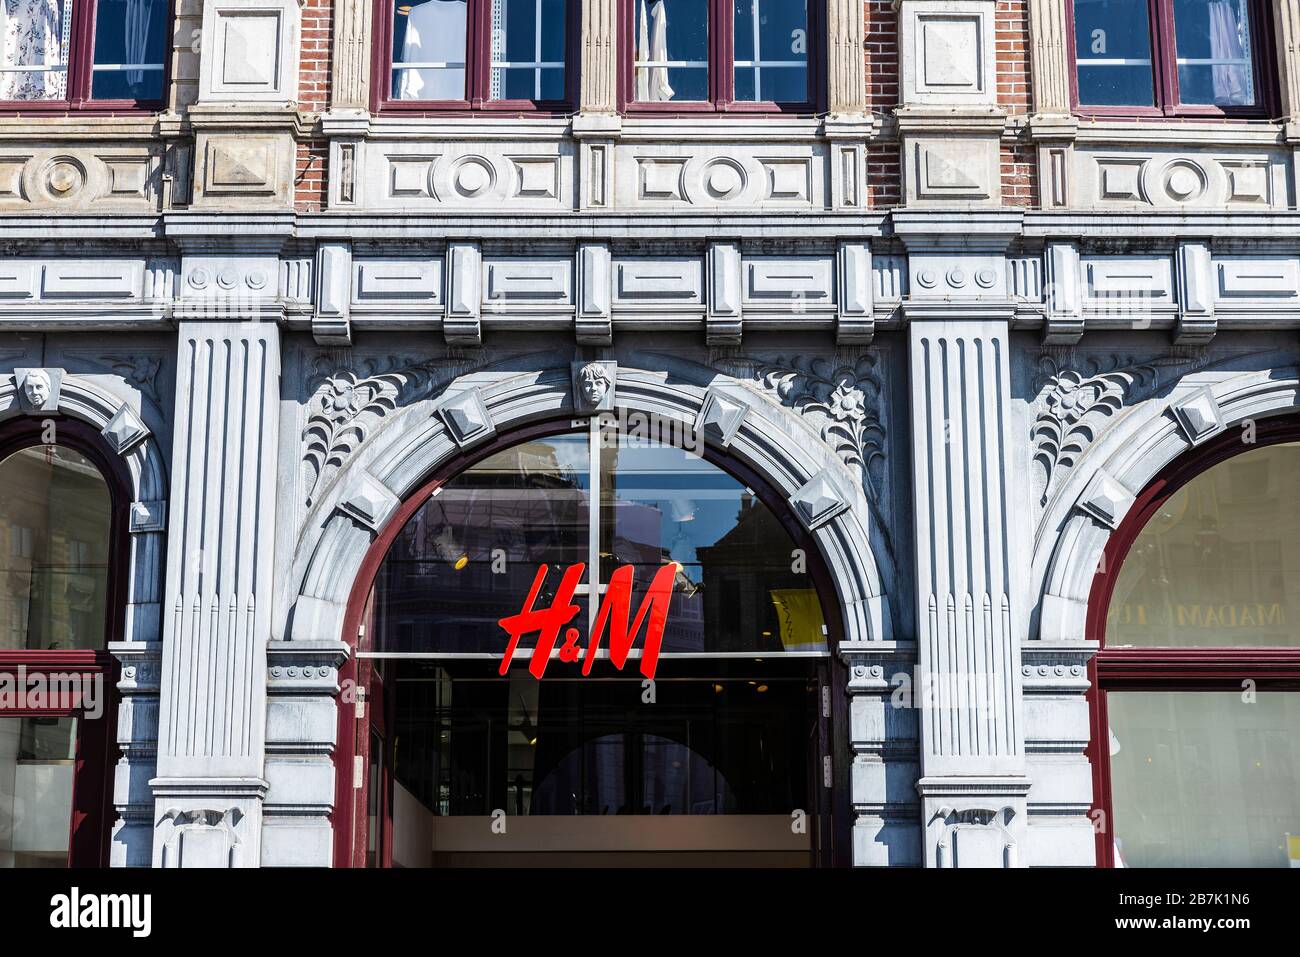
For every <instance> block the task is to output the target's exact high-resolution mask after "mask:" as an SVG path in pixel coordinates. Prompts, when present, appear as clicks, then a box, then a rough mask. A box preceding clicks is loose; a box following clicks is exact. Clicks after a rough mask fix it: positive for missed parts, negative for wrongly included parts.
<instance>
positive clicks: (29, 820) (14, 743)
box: [0, 717, 77, 868]
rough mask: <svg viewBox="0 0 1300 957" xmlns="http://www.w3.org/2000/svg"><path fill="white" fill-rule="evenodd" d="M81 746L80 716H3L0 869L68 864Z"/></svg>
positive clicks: (0, 735)
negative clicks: (79, 748) (73, 802)
mask: <svg viewBox="0 0 1300 957" xmlns="http://www.w3.org/2000/svg"><path fill="white" fill-rule="evenodd" d="M76 746H77V719H76V718H74V717H48V718H0V868H3V867H64V866H66V865H67V863H68V839H69V831H70V826H71V820H72V777H73V773H74V770H75V766H76V756H77V752H76Z"/></svg>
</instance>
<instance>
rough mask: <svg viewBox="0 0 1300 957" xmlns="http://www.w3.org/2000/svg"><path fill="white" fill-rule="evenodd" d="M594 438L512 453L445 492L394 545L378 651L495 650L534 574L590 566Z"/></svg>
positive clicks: (546, 596) (474, 469) (386, 571)
mask: <svg viewBox="0 0 1300 957" xmlns="http://www.w3.org/2000/svg"><path fill="white" fill-rule="evenodd" d="M589 446H590V443H589V440H588V438H587V436H586V435H581V436H579V435H561V436H554V437H552V438H546V439H536V440H533V441H529V442H525V443H523V444H522V445H517V446H514V447H513V448H509V449H506V450H504V451H502V452H498V453H496V454H495V455H492V456H490V457H489V458H487V459H485V460H484V461H482V462H479V463H478V464H476V465H473V466H471V467H470V468H468V469H466V470H465V471H464V472H462V473H461V474H459V475H458V476H456V477H455V478H454V479H452V480H451V481H449V482H448V483H447V484H446V485H444V486H443V487H442V488H441V489H439V490H438V491H437V492H436V493H435V494H434V495H433V496H431V497H430V499H429V501H428V502H427V503H425V505H423V506H422V507H421V508H420V510H419V511H418V512H416V513H415V515H414V516H412V518H411V520H410V521H409V522H407V524H406V526H405V527H404V528H403V529H402V531H401V533H400V534H399V535H398V537H397V540H396V541H395V542H394V543H393V546H392V548H391V549H390V550H389V553H388V555H387V557H386V558H385V559H384V563H383V566H382V567H381V568H380V571H379V576H378V578H377V579H376V581H375V619H376V626H375V638H374V649H375V650H378V651H439V652H444V653H446V652H495V653H501V652H503V651H504V650H505V646H506V642H507V640H508V636H507V635H506V633H505V632H504V631H503V630H502V629H501V627H500V626H499V625H498V624H497V621H498V620H499V619H500V618H502V617H503V616H504V615H509V614H514V613H516V612H518V611H519V610H520V608H521V607H522V606H523V603H524V599H525V598H526V597H527V595H528V590H529V588H530V586H531V585H532V582H533V577H534V576H535V575H536V574H537V568H538V566H539V565H542V564H546V565H550V566H552V574H551V575H550V576H549V577H548V578H547V580H546V583H545V585H544V586H543V589H542V592H541V594H540V595H539V597H538V600H537V605H538V606H544V605H549V604H550V603H551V601H552V600H553V599H554V595H555V590H556V587H557V586H558V585H559V583H560V575H561V572H560V571H559V570H557V569H555V568H554V566H559V567H560V569H563V568H565V567H568V566H569V565H574V564H577V563H579V562H582V563H585V562H586V561H587V551H588V550H587V535H588V515H587V508H588V488H589V482H590V477H589V474H588V473H589V471H590V454H589Z"/></svg>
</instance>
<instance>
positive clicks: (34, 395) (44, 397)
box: [23, 369, 50, 409]
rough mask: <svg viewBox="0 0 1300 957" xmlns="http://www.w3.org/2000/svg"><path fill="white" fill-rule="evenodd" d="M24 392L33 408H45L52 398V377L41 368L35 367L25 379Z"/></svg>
mask: <svg viewBox="0 0 1300 957" xmlns="http://www.w3.org/2000/svg"><path fill="white" fill-rule="evenodd" d="M23 394H24V395H26V396H27V401H28V402H30V403H31V405H32V408H35V409H40V408H44V407H45V403H46V402H48V401H49V400H50V377H49V376H48V375H46V373H45V372H44V371H43V370H41V369H33V370H32V371H31V372H29V373H27V378H25V379H24V380H23Z"/></svg>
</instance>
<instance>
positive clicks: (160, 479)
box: [0, 374, 167, 502]
mask: <svg viewBox="0 0 1300 957" xmlns="http://www.w3.org/2000/svg"><path fill="white" fill-rule="evenodd" d="M124 410H125V411H124ZM50 411H51V412H53V411H56V410H50ZM57 412H58V413H59V414H61V415H66V416H69V417H71V418H74V419H79V420H81V421H82V422H85V423H86V424H87V425H91V426H94V427H95V428H96V429H97V430H99V432H100V433H104V432H105V431H106V430H107V429H108V428H109V427H110V425H114V424H115V422H116V423H120V424H122V432H121V433H120V434H121V435H122V436H124V439H125V442H126V444H120V443H119V441H118V440H117V439H116V438H115V437H114V436H110V435H105V438H104V444H105V447H106V448H108V449H110V450H112V451H115V452H117V453H118V454H120V455H121V456H122V459H123V462H124V463H125V464H126V467H127V471H128V472H129V473H130V476H131V493H132V496H133V500H134V501H136V502H155V501H164V500H165V499H166V497H167V472H166V467H165V466H164V464H163V458H162V454H161V452H160V450H159V449H158V444H157V442H156V440H155V438H154V435H153V433H152V432H151V431H150V430H149V427H148V426H147V425H145V424H144V423H143V422H142V421H140V419H139V416H138V415H137V414H136V412H135V410H134V409H132V408H131V406H130V403H128V402H125V401H123V400H122V399H121V398H120V397H118V396H116V395H114V394H113V393H111V392H109V391H108V390H106V389H104V388H102V387H100V386H98V385H96V384H95V383H93V382H91V381H90V380H88V379H84V378H82V377H80V376H77V375H70V374H65V375H64V376H63V378H62V381H61V383H60V386H59V391H58V408H57ZM41 414H42V413H40V412H31V411H28V410H26V409H24V408H22V407H21V404H20V403H19V401H18V383H17V380H16V379H14V378H9V377H6V378H5V379H4V380H3V381H0V422H3V421H6V420H8V419H11V418H13V417H15V416H19V415H38V416H39V415H41ZM127 419H130V421H124V420H127Z"/></svg>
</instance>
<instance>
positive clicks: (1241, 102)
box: [1074, 0, 1268, 115]
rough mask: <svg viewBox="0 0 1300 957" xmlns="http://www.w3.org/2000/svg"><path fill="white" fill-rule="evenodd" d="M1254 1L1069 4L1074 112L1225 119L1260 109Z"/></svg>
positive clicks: (1261, 10)
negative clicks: (1077, 108)
mask: <svg viewBox="0 0 1300 957" xmlns="http://www.w3.org/2000/svg"><path fill="white" fill-rule="evenodd" d="M1267 17H1268V11H1267V7H1266V5H1265V4H1263V3H1259V2H1257V0H1074V51H1075V60H1076V64H1077V71H1076V81H1077V89H1078V102H1079V106H1080V107H1081V108H1082V109H1084V110H1086V111H1089V112H1118V113H1144V112H1152V113H1165V114H1175V113H1179V114H1183V113H1187V114H1197V113H1200V114H1227V115H1232V114H1234V113H1251V112H1259V111H1262V110H1263V109H1264V108H1265V98H1264V96H1263V91H1262V90H1261V83H1260V80H1261V76H1262V74H1261V72H1260V69H1259V57H1260V54H1261V53H1262V51H1264V50H1266V49H1267V48H1268V47H1267V44H1265V43H1264V42H1263V39H1264V36H1265V35H1266V32H1267V30H1268V19H1267Z"/></svg>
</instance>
